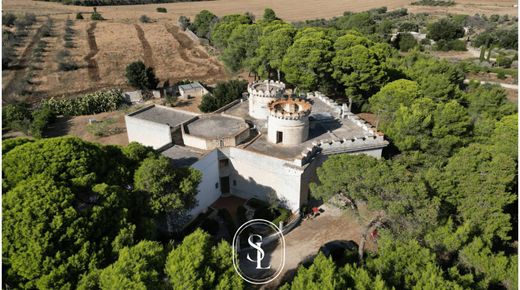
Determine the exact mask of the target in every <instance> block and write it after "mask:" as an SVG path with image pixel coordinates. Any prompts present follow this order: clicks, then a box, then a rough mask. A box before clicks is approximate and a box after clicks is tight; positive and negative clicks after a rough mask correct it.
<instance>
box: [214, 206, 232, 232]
mask: <svg viewBox="0 0 520 290" xmlns="http://www.w3.org/2000/svg"><path fill="white" fill-rule="evenodd" d="M218 216H219V217H221V218H222V219H223V220H224V224H225V225H226V227H227V229H228V232H229V234H230V235H233V234H234V233H235V231H236V227H235V223H234V222H233V218H232V217H231V214H230V213H229V211H228V210H227V209H225V208H221V209H219V210H218Z"/></svg>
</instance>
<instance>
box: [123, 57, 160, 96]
mask: <svg viewBox="0 0 520 290" xmlns="http://www.w3.org/2000/svg"><path fill="white" fill-rule="evenodd" d="M125 76H126V79H127V80H128V83H129V84H130V85H132V86H134V87H136V88H139V89H149V90H153V89H155V88H156V87H157V85H158V84H159V80H158V79H157V77H156V76H155V72H154V71H153V68H152V67H146V66H145V65H144V62H142V61H140V60H139V61H134V62H132V63H130V64H129V65H128V66H127V67H126V71H125Z"/></svg>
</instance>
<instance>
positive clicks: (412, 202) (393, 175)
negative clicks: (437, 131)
mask: <svg viewBox="0 0 520 290" xmlns="http://www.w3.org/2000/svg"><path fill="white" fill-rule="evenodd" d="M317 175H318V179H319V181H320V184H319V185H316V184H314V183H312V184H311V185H310V186H311V192H312V194H313V196H316V197H318V198H322V199H323V200H328V199H330V198H331V197H337V198H338V199H339V201H341V203H343V206H344V207H345V208H350V209H352V210H354V212H355V213H358V208H359V206H360V205H361V204H363V203H366V205H367V207H368V209H370V210H372V211H373V212H374V214H373V215H370V216H368V217H362V218H365V219H366V221H365V222H364V229H363V233H362V238H361V241H360V243H359V258H360V261H361V262H363V255H364V245H365V241H366V238H367V236H368V233H370V232H371V231H372V230H374V229H376V228H379V227H381V226H383V225H385V226H386V227H389V228H390V229H391V231H392V232H394V233H399V234H398V236H399V239H406V237H408V238H409V237H417V236H420V235H422V234H424V233H425V232H426V230H427V229H428V228H429V227H431V226H432V225H433V224H435V223H436V222H435V219H436V216H437V207H438V201H436V200H434V199H430V198H429V197H428V191H427V190H426V186H425V184H424V183H423V182H421V181H420V180H419V179H417V178H415V177H413V176H411V175H410V174H409V172H408V170H407V169H406V168H405V167H404V166H402V165H400V164H397V163H396V164H391V163H390V164H389V163H387V162H385V161H379V160H376V159H375V158H373V157H370V156H366V155H348V154H340V155H334V156H331V157H329V159H327V161H325V162H324V163H323V166H322V167H320V168H318V169H317ZM358 214H359V213H358Z"/></svg>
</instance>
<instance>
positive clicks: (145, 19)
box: [139, 15, 152, 23]
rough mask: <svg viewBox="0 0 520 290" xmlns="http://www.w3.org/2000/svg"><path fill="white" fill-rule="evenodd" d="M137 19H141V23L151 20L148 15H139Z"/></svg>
mask: <svg viewBox="0 0 520 290" xmlns="http://www.w3.org/2000/svg"><path fill="white" fill-rule="evenodd" d="M139 21H141V22H142V23H150V22H152V19H150V17H148V16H146V15H141V17H139Z"/></svg>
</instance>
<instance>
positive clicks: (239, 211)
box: [237, 205, 247, 224]
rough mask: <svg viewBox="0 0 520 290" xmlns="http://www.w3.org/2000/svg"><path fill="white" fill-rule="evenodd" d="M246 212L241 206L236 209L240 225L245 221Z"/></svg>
mask: <svg viewBox="0 0 520 290" xmlns="http://www.w3.org/2000/svg"><path fill="white" fill-rule="evenodd" d="M246 212H247V210H246V208H245V207H244V206H242V205H241V206H239V207H238V208H237V219H238V222H239V223H240V224H244V223H245V222H246V221H247V217H246Z"/></svg>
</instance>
